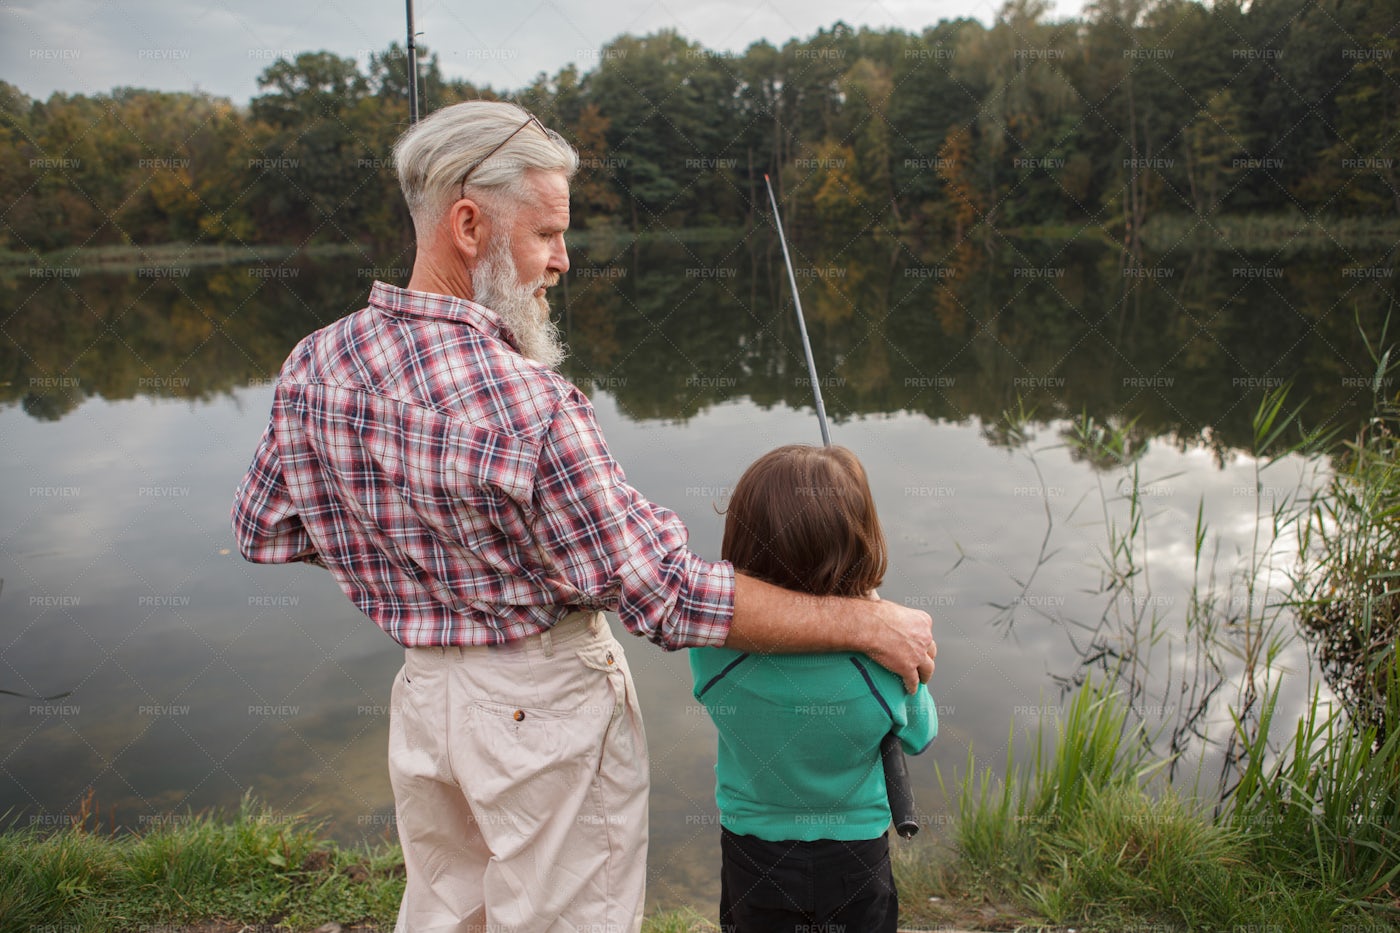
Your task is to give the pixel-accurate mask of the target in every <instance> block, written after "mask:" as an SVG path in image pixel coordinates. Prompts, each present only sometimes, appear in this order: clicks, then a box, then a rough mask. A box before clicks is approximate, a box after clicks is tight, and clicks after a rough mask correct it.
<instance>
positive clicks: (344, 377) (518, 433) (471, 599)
mask: <svg viewBox="0 0 1400 933" xmlns="http://www.w3.org/2000/svg"><path fill="white" fill-rule="evenodd" d="M507 339H508V333H507V332H505V331H504V330H503V328H502V325H501V322H500V319H499V318H498V317H497V316H496V314H495V313H494V312H492V311H490V310H489V309H487V308H484V307H482V306H481V305H478V304H475V303H473V302H470V301H463V300H460V299H456V298H450V297H447V296H443V295H432V294H425V293H421V292H410V291H406V290H404V289H400V288H395V287H394V286H392V285H386V284H384V283H382V282H375V283H374V288H373V290H372V291H371V292H370V297H369V307H367V308H365V309H364V310H362V311H358V312H356V313H354V314H351V315H348V316H346V317H344V318H341V319H340V320H339V321H336V322H335V323H333V324H331V325H329V326H327V327H324V328H322V329H321V330H318V331H316V332H315V333H313V334H311V335H310V336H308V337H306V338H305V339H304V340H302V341H301V343H299V344H298V345H297V347H296V348H295V349H294V350H293V351H292V353H291V356H289V357H288V358H287V362H286V363H285V364H284V365H283V367H282V372H281V374H280V375H279V376H278V379H277V385H276V389H275V392H274V395H273V402H272V418H271V420H270V422H269V423H268V426H267V430H266V431H265V432H264V434H263V438H262V443H261V444H260V445H259V447H258V450H257V453H256V455H255V456H254V458H253V464H252V466H251V467H249V469H248V473H247V475H246V476H245V477H244V478H243V482H242V483H241V484H240V485H239V487H238V492H237V494H236V496H235V499H234V505H233V529H234V535H235V537H236V538H237V539H238V548H239V551H240V552H242V554H243V556H244V557H246V558H247V559H248V560H250V561H256V562H259V563H284V562H288V561H296V560H310V561H312V562H315V563H320V564H323V565H324V566H326V567H327V568H329V569H330V571H331V573H333V574H334V575H335V578H336V580H337V581H339V583H340V587H341V589H343V590H344V591H345V593H346V595H348V596H349V597H350V599H351V600H352V601H353V602H354V603H355V605H356V606H358V607H359V608H360V610H361V611H362V612H364V614H365V615H367V616H369V617H370V618H371V619H373V620H374V622H375V623H376V624H377V625H379V627H380V628H382V629H384V631H385V632H387V633H388V634H389V636H390V637H391V638H393V639H394V640H395V641H397V642H399V643H400V644H402V645H404V646H406V647H424V646H431V645H490V644H500V643H503V642H508V641H514V640H516V639H519V638H523V637H526V636H529V635H534V634H536V633H538V632H541V631H544V630H546V629H548V628H549V627H550V626H552V625H553V624H554V623H555V622H556V621H558V620H559V619H560V618H562V617H563V616H564V615H565V614H566V613H568V612H570V611H572V610H577V609H607V610H611V611H615V612H617V613H618V616H619V617H620V618H621V620H622V623H623V624H624V625H625V626H627V628H628V629H629V630H630V631H632V632H634V633H636V634H640V635H645V636H646V637H648V638H650V639H651V640H652V641H654V642H656V643H657V644H659V645H661V646H662V647H665V648H668V649H675V648H683V647H690V646H698V645H718V644H721V643H722V642H723V641H724V639H725V637H726V636H727V635H728V632H729V621H730V619H731V617H732V614H733V607H734V570H733V567H732V566H731V565H730V564H728V563H727V562H723V561H721V562H719V563H713V564H712V563H708V562H706V561H703V560H701V559H700V558H698V557H696V556H695V555H694V554H692V553H691V552H690V551H689V550H688V549H687V547H686V541H687V534H686V529H685V526H684V525H682V524H681V521H680V519H679V518H678V517H677V516H676V515H675V514H674V513H673V512H671V511H670V510H668V509H664V508H662V507H660V506H657V505H653V504H652V503H651V502H648V501H647V500H646V498H645V497H643V496H642V495H641V494H640V493H638V492H637V491H636V490H635V489H633V488H632V487H631V486H629V485H627V479H626V477H625V476H624V475H623V472H622V467H621V466H619V465H618V464H617V462H616V461H615V460H613V458H612V456H611V455H610V454H609V453H608V448H607V444H606V443H605V442H604V440H603V435H602V432H601V431H600V430H599V428H598V424H597V421H596V418H595V416H594V412H593V406H592V405H591V404H590V403H589V401H588V399H587V397H585V396H584V394H583V393H582V392H580V391H579V390H578V389H577V388H575V387H574V386H573V385H572V384H570V383H569V382H568V381H567V380H566V379H564V378H563V377H561V376H560V375H558V374H557V373H555V372H552V371H551V370H549V369H547V368H545V367H543V366H541V365H539V364H537V363H535V362H533V361H531V360H527V359H525V358H524V357H522V356H521V355H520V354H519V353H518V352H516V351H515V350H514V349H513V348H512V346H511V345H510V344H509V343H507Z"/></svg>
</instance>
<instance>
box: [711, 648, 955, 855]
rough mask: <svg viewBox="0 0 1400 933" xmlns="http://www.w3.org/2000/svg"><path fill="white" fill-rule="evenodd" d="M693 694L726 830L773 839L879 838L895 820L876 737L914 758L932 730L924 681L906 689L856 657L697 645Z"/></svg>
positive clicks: (871, 663)
mask: <svg viewBox="0 0 1400 933" xmlns="http://www.w3.org/2000/svg"><path fill="white" fill-rule="evenodd" d="M690 670H691V674H692V675H693V676H694V678H695V687H694V694H695V698H696V699H697V700H699V701H700V702H701V703H703V704H704V705H705V708H706V709H707V710H708V711H709V713H710V718H711V719H713V720H714V722H715V727H716V728H717V729H718V730H719V756H718V760H717V761H716V763H715V802H716V803H717V804H719V811H720V823H721V825H723V826H724V827H726V828H727V829H729V830H730V831H731V832H735V833H739V834H741V835H745V836H755V837H757V838H759V839H767V840H769V841H771V842H780V841H783V840H788V839H795V840H802V841H812V840H816V839H840V840H853V839H874V838H875V837H877V836H881V835H883V834H884V832H885V830H886V829H887V828H888V827H889V824H890V805H889V800H888V799H887V798H886V794H885V772H884V768H883V767H882V766H881V763H880V740H881V739H883V738H884V737H885V734H886V733H888V732H890V731H891V730H893V731H894V732H895V734H897V735H898V736H899V738H900V741H901V742H902V744H903V745H904V749H905V751H907V752H909V753H911V754H915V755H917V754H918V753H919V752H922V751H923V750H924V749H925V748H927V747H928V745H929V743H930V742H931V741H933V737H934V736H935V735H937V734H938V713H937V710H936V709H935V708H934V705H933V700H932V698H931V697H930V696H929V693H928V689H927V688H926V687H924V686H923V685H920V687H919V690H918V692H917V693H915V694H912V695H910V694H906V693H905V692H904V684H903V682H902V681H901V680H900V679H899V678H898V677H896V676H895V675H894V674H892V673H890V672H889V671H887V670H885V669H884V668H883V667H880V666H879V665H878V664H876V663H875V662H874V661H871V660H870V659H869V658H867V657H865V656H864V655H860V654H845V653H843V654H794V655H761V654H746V653H742V652H738V651H731V650H729V649H727V648H693V649H691V652H690Z"/></svg>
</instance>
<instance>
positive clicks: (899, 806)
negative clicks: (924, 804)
mask: <svg viewBox="0 0 1400 933" xmlns="http://www.w3.org/2000/svg"><path fill="white" fill-rule="evenodd" d="M763 184H764V185H765V186H766V187H767V188H768V202H769V203H770V204H772V205H773V223H774V224H775V225H776V226H777V228H778V242H779V243H781V244H782V245H783V262H784V263H786V264H787V274H788V282H789V283H790V284H791V285H792V303H793V305H794V306H795V307H796V308H797V329H798V331H799V332H800V333H801V334H802V352H803V353H805V354H807V375H808V376H809V377H810V378H811V380H812V399H813V400H814V401H815V402H816V403H817V423H818V424H819V425H821V429H822V446H823V447H830V446H831V431H830V429H828V428H827V424H826V406H825V405H823V404H822V387H821V383H820V382H819V381H818V380H817V362H816V358H815V357H813V356H812V342H811V341H810V340H808V339H807V320H806V318H805V317H803V315H802V298H801V296H800V295H798V293H797V274H796V273H795V272H794V271H793V269H792V256H791V255H790V254H789V253H788V245H787V235H786V234H784V233H783V218H782V217H781V216H779V214H778V199H777V198H776V197H775V196H774V195H773V182H772V181H771V180H769V178H768V175H767V173H764V175H763ZM880 761H881V763H882V764H883V765H884V768H885V793H886V795H887V796H888V797H889V800H890V816H891V817H892V818H893V820H894V829H895V832H897V833H899V835H900V838H902V839H909V838H911V837H913V835H914V834H915V833H917V832H918V831H919V819H918V816H917V814H916V813H915V810H914V791H913V790H912V789H911V788H910V786H909V762H908V761H907V760H906V759H905V757H904V748H903V747H902V746H901V745H900V744H899V736H897V735H895V734H894V733H893V732H890V733H888V734H886V735H885V737H884V738H883V739H881V740H880Z"/></svg>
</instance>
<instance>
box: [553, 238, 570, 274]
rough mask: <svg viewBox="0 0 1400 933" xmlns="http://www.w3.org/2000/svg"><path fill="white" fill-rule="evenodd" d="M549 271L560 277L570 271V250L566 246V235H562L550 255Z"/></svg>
mask: <svg viewBox="0 0 1400 933" xmlns="http://www.w3.org/2000/svg"><path fill="white" fill-rule="evenodd" d="M549 271H550V272H553V273H556V274H558V275H563V274H564V273H565V272H568V271H569V249H568V247H567V246H565V245H564V235H563V234H562V233H561V234H560V235H559V237H558V239H557V240H555V242H554V248H553V249H551V250H550V253H549Z"/></svg>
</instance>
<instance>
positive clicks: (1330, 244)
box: [1142, 212, 1400, 256]
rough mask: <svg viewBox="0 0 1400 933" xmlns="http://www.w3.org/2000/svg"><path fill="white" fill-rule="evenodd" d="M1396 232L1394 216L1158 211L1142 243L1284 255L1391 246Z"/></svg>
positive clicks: (1158, 248)
mask: <svg viewBox="0 0 1400 933" xmlns="http://www.w3.org/2000/svg"><path fill="white" fill-rule="evenodd" d="M1397 236H1400V220H1397V219H1395V218H1393V217H1386V216H1383V215H1378V216H1371V215H1368V216H1361V217H1322V216H1319V217H1309V216H1306V215H1304V214H1302V213H1298V212H1288V213H1273V214H1213V215H1210V216H1206V217H1197V216H1195V215H1191V214H1158V215H1154V216H1153V217H1151V218H1150V219H1149V220H1148V222H1147V225H1146V226H1145V227H1143V230H1142V239H1143V242H1144V244H1146V246H1147V247H1148V248H1149V249H1150V250H1152V251H1153V252H1156V253H1161V252H1172V251H1175V250H1202V249H1205V250H1213V249H1218V250H1225V251H1228V252H1236V251H1240V250H1243V251H1268V252H1270V253H1274V254H1276V255H1278V256H1289V255H1292V254H1294V253H1299V252H1305V251H1309V250H1333V249H1364V250H1372V249H1375V250H1386V251H1388V250H1390V248H1391V247H1392V246H1393V245H1394V244H1395V240H1396V237H1397Z"/></svg>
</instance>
